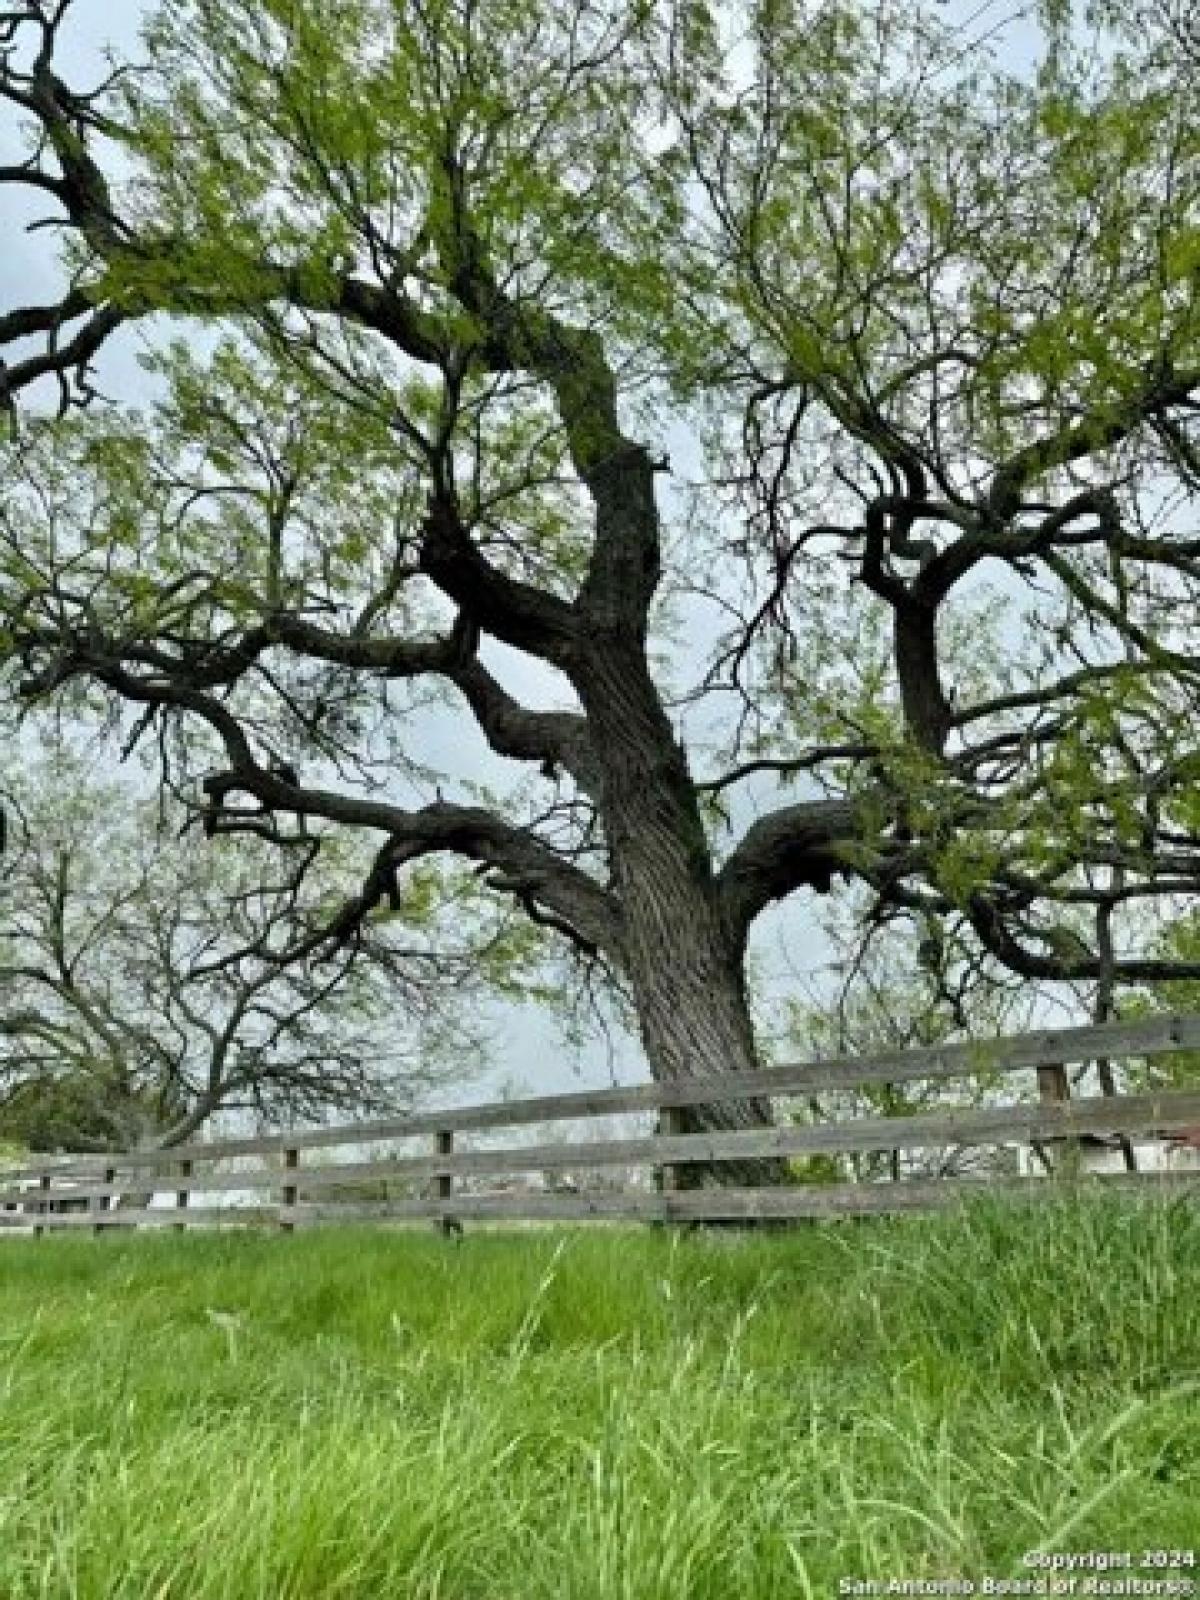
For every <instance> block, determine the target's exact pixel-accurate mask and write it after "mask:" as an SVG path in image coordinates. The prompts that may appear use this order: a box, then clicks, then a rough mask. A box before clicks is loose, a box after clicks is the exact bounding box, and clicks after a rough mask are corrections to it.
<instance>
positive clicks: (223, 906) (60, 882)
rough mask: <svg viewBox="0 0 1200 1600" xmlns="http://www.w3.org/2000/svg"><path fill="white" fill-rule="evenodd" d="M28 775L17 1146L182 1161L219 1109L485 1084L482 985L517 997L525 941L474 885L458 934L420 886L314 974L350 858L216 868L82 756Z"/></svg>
mask: <svg viewBox="0 0 1200 1600" xmlns="http://www.w3.org/2000/svg"><path fill="white" fill-rule="evenodd" d="M26 767H27V770H26V772H25V773H24V774H23V776H22V777H21V779H20V780H19V781H18V782H16V783H14V784H13V785H12V794H11V814H12V823H13V837H12V841H11V845H10V849H9V851H8V853H7V855H6V857H5V859H4V862H3V864H2V867H0V929H2V932H0V1129H2V1130H3V1132H4V1134H5V1136H7V1137H10V1138H22V1139H23V1140H24V1141H25V1142H26V1143H29V1144H32V1145H34V1146H35V1147H37V1148H67V1149H114V1148H115V1149H123V1148H128V1147H130V1146H132V1145H138V1144H144V1143H147V1142H149V1143H156V1144H163V1145H171V1144H176V1143H179V1142H181V1141H183V1140H186V1139H189V1138H191V1137H192V1136H193V1135H195V1134H196V1133H197V1131H198V1130H199V1129H200V1128H201V1127H202V1126H203V1125H204V1124H205V1123H206V1122H207V1121H208V1120H209V1119H210V1118H211V1117H212V1116H214V1115H215V1114H217V1113H222V1112H224V1113H228V1112H242V1113H250V1114H252V1115H253V1116H254V1118H255V1120H256V1121H257V1122H259V1123H265V1124H278V1123H280V1122H293V1123H294V1122H303V1121H311V1120H313V1119H314V1118H315V1119H322V1120H323V1119H325V1118H326V1117H328V1116H329V1115H330V1114H335V1115H340V1116H341V1117H343V1118H348V1117H352V1116H361V1115H363V1114H368V1113H371V1112H385V1111H396V1110H400V1109H403V1108H406V1107H408V1106H411V1105H413V1104H414V1103H416V1102H418V1101H419V1100H420V1099H421V1098H422V1097H424V1096H425V1095H427V1094H428V1093H429V1092H430V1090H431V1089H433V1088H435V1087H437V1086H438V1085H440V1084H445V1083H448V1082H462V1081H463V1080H465V1079H469V1078H470V1076H471V1075H472V1074H473V1073H475V1072H478V1071H479V1070H481V1069H482V1067H483V1065H484V1063H485V1050H484V1046H485V1043H486V1039H487V1026H486V1017H487V1012H486V1007H485V1004H484V1001H485V998H486V993H487V990H488V986H489V984H492V985H493V986H494V985H496V984H498V983H504V982H509V983H510V986H511V987H513V988H514V989H515V988H516V987H517V986H518V982H517V980H516V979H515V978H513V979H511V980H510V977H509V973H510V968H511V967H512V966H513V964H514V963H515V962H517V961H518V960H519V961H520V964H521V965H522V966H523V967H528V964H529V949H528V943H529V941H528V938H527V936H526V933H525V930H524V929H523V928H521V927H519V926H518V927H516V928H515V929H514V928H510V927H506V926H504V925H503V923H501V924H499V925H495V924H494V925H493V926H492V927H490V928H488V927H487V926H485V924H484V922H483V921H482V920H481V919H480V918H479V917H478V916H477V915H476V914H474V913H472V912H470V910H469V901H470V891H469V887H468V886H463V885H460V888H459V894H458V905H459V907H460V912H461V922H460V928H459V930H458V931H457V934H455V931H454V929H453V919H451V918H449V917H447V916H446V911H447V909H448V906H447V904H445V903H442V904H440V905H439V901H440V900H442V898H443V896H442V893H441V890H442V886H440V885H439V884H438V882H437V881H436V878H435V876H434V874H433V872H432V871H426V872H425V873H424V874H423V875H420V876H418V877H416V878H413V879H411V880H410V881H409V883H408V884H407V885H406V889H405V895H404V898H403V901H402V902H401V903H399V904H398V905H397V907H396V908H395V909H394V910H392V911H388V912H387V914H386V915H385V916H382V917H380V916H378V915H377V916H376V917H375V918H374V919H373V920H372V923H371V925H370V927H369V928H368V929H366V930H364V932H363V936H362V937H361V938H360V939H359V940H358V941H357V942H356V943H355V945H354V946H353V947H351V946H345V947H343V948H342V949H341V950H340V951H339V952H338V953H337V954H336V955H335V956H334V957H333V958H332V959H329V960H320V959H317V958H316V957H315V956H314V955H312V954H311V953H306V950H307V941H308V935H309V933H310V932H311V929H312V928H313V926H314V925H315V923H316V921H317V920H318V919H319V918H320V917H321V916H322V914H323V913H322V906H323V905H324V906H328V904H329V903H330V902H331V900H332V901H334V902H337V901H339V900H340V897H341V896H344V894H345V885H346V882H347V881H348V880H349V881H352V874H353V864H352V862H350V861H346V862H344V863H342V867H341V871H340V873H339V872H338V871H336V870H335V861H334V853H333V852H332V851H326V852H325V854H324V856H323V858H322V861H321V864H320V869H319V870H317V871H314V870H313V860H312V853H311V851H310V852H309V854H308V855H307V856H305V857H303V858H301V859H300V860H299V861H298V862H295V863H292V864H290V865H289V867H288V870H287V872H286V874H281V873H280V871H279V863H278V860H277V858H276V859H273V856H274V852H271V851H269V850H268V849H267V847H265V846H260V845H259V844H258V842H257V841H254V840H239V841H231V845H230V848H228V849H224V850H221V851H219V852H217V851H214V850H212V849H211V848H208V847H206V846H205V844H204V842H203V841H202V840H200V839H199V838H196V837H192V836H184V837H182V838H181V837H179V836H178V827H179V821H180V817H179V814H178V813H177V811H176V810H175V809H174V808H170V807H164V806H162V805H161V804H159V803H156V802H155V801H153V800H151V799H146V798H139V795H138V791H137V787H136V785H135V784H133V783H131V782H129V781H128V780H126V781H125V782H121V783H118V782H114V781H113V780H112V779H111V778H110V779H108V780H107V781H106V780H104V779H102V778H101V777H99V776H98V775H97V773H96V772H95V771H94V770H90V769H89V765H88V763H87V761H86V760H85V759H84V758H82V757H81V756H78V755H74V754H72V753H71V752H70V751H67V750H60V751H59V752H57V754H56V755H54V756H52V757H48V758H42V759H40V760H37V761H30V762H27V763H26ZM172 824H173V825H172ZM449 898H450V896H449V890H448V888H447V889H446V891H445V899H446V900H447V901H448V900H449ZM439 910H440V911H441V913H442V915H441V917H440V918H439V916H438V911H439ZM510 920H511V919H510ZM514 935H515V939H514ZM525 981H526V982H527V981H528V980H527V979H526V980H525Z"/></svg>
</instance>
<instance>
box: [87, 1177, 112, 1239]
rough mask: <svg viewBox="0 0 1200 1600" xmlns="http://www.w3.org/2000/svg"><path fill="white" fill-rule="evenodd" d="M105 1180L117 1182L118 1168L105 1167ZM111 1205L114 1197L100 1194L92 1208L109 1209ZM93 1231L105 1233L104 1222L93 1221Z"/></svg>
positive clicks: (106, 1181)
mask: <svg viewBox="0 0 1200 1600" xmlns="http://www.w3.org/2000/svg"><path fill="white" fill-rule="evenodd" d="M104 1181H105V1183H106V1184H108V1183H115V1182H116V1181H117V1169H116V1167H105V1169H104ZM111 1205H112V1197H111V1196H110V1195H106V1194H99V1195H97V1196H96V1198H95V1199H94V1200H93V1201H92V1209H93V1211H107V1210H108V1208H109V1207H110V1206H111ZM92 1232H93V1233H103V1232H104V1224H103V1223H102V1222H93V1223H92Z"/></svg>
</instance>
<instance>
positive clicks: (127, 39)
mask: <svg viewBox="0 0 1200 1600" xmlns="http://www.w3.org/2000/svg"><path fill="white" fill-rule="evenodd" d="M148 9H149V7H148V5H145V4H143V0H77V3H76V6H75V8H74V11H73V13H72V22H71V26H70V28H69V29H68V31H67V33H66V35H65V36H64V39H63V49H62V54H61V69H60V70H61V71H62V74H63V76H64V78H65V79H66V80H67V81H68V82H69V83H72V84H73V85H77V86H80V87H87V86H88V85H89V84H91V83H94V82H95V81H97V79H98V78H99V77H101V76H103V73H104V69H105V61H104V50H105V47H106V46H108V47H111V48H113V49H115V50H116V51H117V52H118V53H119V54H120V55H122V56H125V55H127V54H128V53H129V52H131V51H132V50H133V49H134V47H135V46H136V40H137V30H138V25H139V20H140V18H141V16H142V14H143V13H144V12H145V11H146V10H148ZM1013 9H1014V8H1012V7H1005V8H1004V9H1003V10H1002V9H1001V7H1000V6H998V5H987V4H985V5H984V6H983V7H980V6H979V5H978V4H976V5H960V4H957V3H956V4H954V5H952V6H949V7H947V12H948V14H949V15H950V16H952V17H953V16H955V15H956V14H957V15H959V16H961V17H963V18H964V19H965V18H966V17H974V18H975V19H976V20H975V22H974V24H973V31H976V32H979V31H985V29H984V28H983V27H982V26H981V20H980V19H982V22H983V23H984V24H987V25H990V24H991V23H992V22H995V23H999V22H1000V21H1001V19H1002V17H1004V16H1011V15H1012V12H1013ZM1035 44H1036V35H1035V34H1034V32H1033V31H1032V30H1031V29H1029V28H1027V27H1024V26H1017V27H1016V28H1015V29H1010V30H1009V31H1008V33H1007V34H1006V42H1005V48H1004V53H1003V58H1002V59H1003V60H1004V62H1005V64H1006V65H1008V66H1010V67H1013V68H1018V69H1019V68H1023V67H1025V66H1026V65H1027V64H1028V62H1029V60H1030V58H1031V55H1032V52H1033V50H1034V48H1035ZM17 148H18V147H17V145H16V143H15V140H14V130H13V126H12V124H11V123H8V124H5V122H4V121H3V117H2V116H0V163H2V162H4V161H6V160H11V159H13V157H14V156H15V155H16V153H17ZM39 214H44V208H42V207H40V206H39V205H38V203H37V202H36V201H34V202H32V204H31V203H30V202H28V201H27V200H26V201H21V200H18V198H17V197H16V195H15V194H14V192H13V191H11V190H2V191H0V310H3V309H8V308H10V307H12V306H15V305H21V304H31V303H39V302H43V301H46V300H48V299H51V298H53V297H54V296H55V295H56V293H57V292H59V284H58V281H57V274H56V272H55V270H54V240H53V235H51V234H48V233H46V232H35V233H33V234H29V233H28V232H26V231H25V230H26V227H27V225H28V223H29V222H31V221H32V220H33V219H34V217H35V216H37V215H39ZM160 332H161V330H160ZM154 336H155V332H154V330H153V329H147V328H135V329H132V330H127V331H123V332H122V334H121V335H119V336H118V338H116V339H114V340H113V341H111V342H110V344H109V346H107V347H106V348H105V351H104V352H103V355H102V357H101V360H100V362H99V363H98V373H99V378H100V387H101V390H102V391H103V392H105V393H107V394H110V395H112V396H114V397H119V398H121V399H122V400H126V401H128V400H135V399H137V398H138V397H139V396H144V395H145V394H146V392H147V388H146V386H147V380H146V376H145V374H144V373H143V372H142V371H141V369H140V368H139V366H138V365H137V362H136V356H137V352H138V350H139V349H142V348H145V346H146V343H147V341H148V340H149V339H150V338H152V337H154ZM671 446H672V461H673V463H675V464H676V466H677V468H678V467H683V469H684V470H685V471H686V470H687V466H688V459H689V457H690V458H691V460H692V461H693V462H694V460H695V452H694V450H692V449H691V448H690V446H689V442H688V441H687V439H686V438H680V439H675V438H673V439H672V441H671ZM661 481H662V480H660V482H661ZM666 492H667V493H668V494H669V490H667V491H666ZM668 509H669V507H668ZM489 664H490V665H492V666H493V667H494V669H495V670H497V671H498V673H499V674H500V675H501V677H502V679H503V681H504V683H505V685H506V687H508V688H509V689H510V690H511V691H512V692H513V693H515V694H516V695H517V696H518V697H521V698H524V699H526V700H527V701H528V702H529V703H532V704H537V703H542V704H545V703H550V702H552V701H553V700H554V699H556V698H557V693H556V686H555V684H554V683H553V681H552V679H551V678H550V677H549V675H548V674H547V673H545V672H544V671H542V670H541V669H540V668H539V667H538V665H537V664H536V663H531V662H529V661H527V660H525V659H523V658H521V657H519V656H518V655H517V654H516V653H515V652H512V651H508V650H504V649H503V648H502V647H497V648H496V649H495V650H494V652H493V653H492V654H491V656H490V658H489ZM421 735H422V738H421V746H420V749H419V751H418V754H419V755H420V757H421V758H422V759H428V760H429V761H430V762H431V763H432V764H435V765H441V766H445V767H447V768H449V769H451V770H454V771H457V772H459V773H460V774H461V775H462V776H474V777H477V778H479V779H482V780H483V781H487V782H501V783H502V782H503V781H504V778H505V777H506V776H507V774H508V773H511V771H512V764H510V763H505V762H499V761H498V760H497V759H496V758H494V757H492V756H491V755H490V753H489V752H488V751H487V750H486V747H485V745H484V742H483V739H482V736H481V735H479V734H478V733H477V732H476V730H475V729H474V727H473V724H472V723H471V722H470V720H469V719H467V718H458V717H450V716H447V717H444V718H441V719H438V720H435V721H432V722H431V721H426V723H425V724H424V725H423V727H422V729H421ZM747 806H748V807H749V808H751V809H750V812H749V814H752V808H753V797H752V796H750V797H749V798H748V800H747ZM745 820H748V817H741V818H739V822H744V821H745ZM813 910H814V907H813V904H812V901H811V897H807V896H805V897H799V898H797V899H795V900H793V901H791V902H789V903H788V904H787V905H786V906H783V907H780V908H778V909H777V910H776V911H775V912H773V913H769V914H767V915H765V916H764V917H762V918H760V920H759V922H758V924H756V927H755V930H754V935H753V941H752V952H753V958H754V960H755V962H756V968H757V970H758V972H759V973H760V974H761V975H762V976H763V977H764V978H765V980H766V983H767V985H768V987H769V989H770V991H771V992H773V993H775V994H777V995H778V994H782V993H785V992H788V991H792V992H794V991H795V989H796V984H797V979H798V976H799V975H803V974H809V975H812V974H815V973H817V972H818V971H819V970H820V969H821V968H822V967H823V965H824V963H825V962H826V961H827V959H828V952H827V950H826V947H825V945H824V941H823V940H822V939H821V938H820V936H819V934H818V932H817V930H816V926H815V922H814V918H813ZM497 1021H498V1037H497V1049H496V1058H495V1067H494V1070H493V1071H492V1073H490V1074H489V1077H488V1080H487V1082H486V1083H476V1084H474V1085H472V1087H471V1090H470V1097H471V1098H476V1097H483V1096H485V1095H486V1094H489V1093H491V1092H492V1091H493V1090H495V1089H497V1088H498V1087H500V1086H501V1085H502V1084H504V1083H506V1082H509V1083H517V1084H519V1085H520V1087H522V1088H524V1089H529V1090H532V1091H535V1092H545V1091H548V1090H552V1089H555V1088H569V1087H577V1086H584V1085H588V1086H590V1085H595V1084H600V1083H604V1082H610V1081H614V1079H615V1080H616V1081H634V1080H638V1079H641V1078H644V1077H645V1066H644V1062H643V1060H642V1058H641V1054H640V1050H639V1048H638V1046H637V1044H636V1042H635V1041H633V1040H630V1039H625V1040H620V1041H618V1047H617V1051H616V1056H615V1059H613V1060H610V1058H609V1054H608V1052H607V1051H606V1050H605V1049H604V1048H602V1047H601V1046H599V1045H597V1046H596V1047H594V1048H591V1049H588V1050H586V1051H585V1052H583V1054H582V1055H581V1056H579V1057H572V1055H571V1054H570V1052H568V1051H566V1050H565V1049H564V1047H563V1046H562V1045H561V1044H560V1043H559V1042H558V1040H557V1038H556V1036H555V1033H554V1030H553V1028H552V1026H551V1025H550V1024H549V1023H548V1022H547V1020H546V1019H545V1018H544V1017H541V1016H540V1015H538V1014H536V1013H534V1012H532V1011H531V1010H529V1009H528V1008H521V1009H518V1008H513V1007H506V1008H503V1010H498V1013H497ZM457 1097H460V1096H451V1098H457Z"/></svg>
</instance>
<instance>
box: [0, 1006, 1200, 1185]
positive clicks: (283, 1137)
mask: <svg viewBox="0 0 1200 1600" xmlns="http://www.w3.org/2000/svg"><path fill="white" fill-rule="evenodd" d="M1195 1049H1200V1015H1195V1014H1186V1015H1184V1014H1180V1015H1172V1016H1163V1017H1146V1018H1141V1019H1139V1020H1138V1021H1134V1022H1115V1023H1103V1024H1100V1025H1096V1026H1089V1027H1082V1028H1059V1029H1041V1030H1039V1031H1037V1032H1034V1033H1027V1034H1020V1035H1017V1036H1015V1037H1007V1038H1001V1039H991V1040H976V1041H972V1042H971V1043H968V1044H955V1045H938V1046H934V1047H932V1048H929V1049H923V1050H904V1051H889V1052H886V1053H883V1054H879V1055H874V1056H849V1057H838V1058H835V1059H832V1060H829V1061H821V1062H805V1063H800V1064H797V1065H793V1066H781V1067H768V1068H764V1069H763V1070H761V1071H759V1072H744V1073H737V1074H735V1075H732V1076H726V1077H721V1078H705V1079H699V1078H692V1079H688V1080H687V1081H686V1082H680V1083H648V1084H640V1085H637V1086H635V1087H632V1088H628V1089H597V1090H585V1091H582V1092H576V1093H571V1094H562V1095H543V1096H541V1097H539V1098H536V1099H530V1100H513V1101H492V1102H488V1103H485V1104H482V1105H476V1106H460V1107H456V1108H448V1109H446V1110H444V1111H427V1112H421V1113H419V1114H417V1115H414V1116H407V1117H395V1118H387V1119H382V1120H377V1121H374V1122H359V1123H348V1124H344V1125H342V1126H339V1127H333V1128H310V1129H303V1130H295V1131H292V1132H288V1133H280V1134H272V1135H269V1136H267V1137H264V1138H247V1139H221V1140H214V1141H213V1142H211V1143H208V1144H191V1145H176V1146H174V1147H173V1148H171V1149H169V1150H129V1151H121V1152H119V1153H115V1154H114V1155H113V1156H111V1157H109V1156H103V1157H97V1156H88V1158H87V1159H86V1161H85V1160H79V1161H75V1162H72V1161H66V1162H62V1163H57V1162H46V1163H44V1164H42V1165H39V1166H26V1167H17V1168H12V1169H10V1170H9V1171H8V1172H7V1173H6V1174H5V1175H4V1176H5V1177H7V1178H8V1179H9V1180H13V1179H17V1178H21V1177H33V1178H37V1177H40V1176H41V1175H42V1174H43V1173H50V1174H51V1175H53V1176H54V1177H68V1176H76V1175H79V1176H88V1177H93V1176H96V1175H97V1173H98V1172H100V1171H102V1169H103V1167H104V1166H108V1167H112V1166H114V1165H115V1166H118V1167H120V1168H136V1169H144V1168H147V1167H149V1168H154V1167H160V1168H163V1169H164V1170H165V1171H166V1172H169V1171H170V1170H171V1168H172V1164H175V1163H178V1162H180V1161H185V1160H187V1161H204V1162H208V1161H220V1160H224V1159H227V1158H229V1157H232V1156H245V1155H268V1154H275V1155H282V1153H283V1151H285V1150H289V1149H292V1150H315V1149H322V1148H331V1147H335V1146H337V1145H345V1144H369V1143H374V1142H382V1141H386V1140H391V1139H403V1138H415V1137H418V1136H420V1135H428V1134H431V1133H434V1132H437V1131H438V1130H439V1129H453V1130H455V1131H463V1132H466V1131H470V1130H482V1129H485V1128H504V1127H522V1126H529V1125H530V1124H533V1123H538V1122H556V1121H564V1120H568V1119H574V1118H584V1117H596V1116H612V1115H616V1114H619V1113H627V1112H634V1111H654V1110H658V1109H662V1108H667V1107H676V1108H678V1107H683V1106H691V1105H704V1104H706V1103H711V1102H714V1101H721V1100H744V1099H749V1098H752V1097H756V1096H762V1097H771V1096H777V1095H788V1094H804V1093H810V1092H815V1091H821V1090H831V1089H833V1090H837V1089H853V1088H855V1087H859V1086H861V1085H863V1084H868V1083H912V1082H918V1081H921V1080H925V1079H945V1078H961V1077H969V1076H971V1075H973V1074H976V1073H980V1072H985V1071H986V1072H1021V1071H1025V1070H1028V1069H1030V1068H1033V1067H1038V1066H1054V1065H1057V1064H1059V1063H1060V1062H1076V1061H1087V1060H1090V1059H1092V1058H1094V1057H1104V1058H1109V1059H1117V1060H1119V1059H1121V1058H1122V1057H1128V1056H1135V1057H1136V1056H1147V1055H1160V1054H1166V1053H1169V1052H1171V1051H1174V1050H1195ZM176 1170H177V1168H176ZM174 1187H175V1185H172V1188H174Z"/></svg>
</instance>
